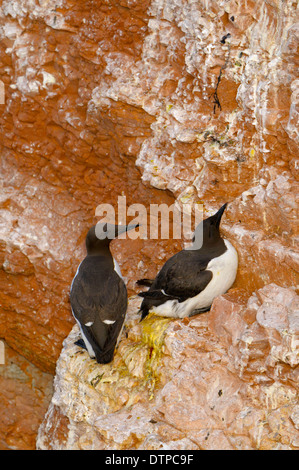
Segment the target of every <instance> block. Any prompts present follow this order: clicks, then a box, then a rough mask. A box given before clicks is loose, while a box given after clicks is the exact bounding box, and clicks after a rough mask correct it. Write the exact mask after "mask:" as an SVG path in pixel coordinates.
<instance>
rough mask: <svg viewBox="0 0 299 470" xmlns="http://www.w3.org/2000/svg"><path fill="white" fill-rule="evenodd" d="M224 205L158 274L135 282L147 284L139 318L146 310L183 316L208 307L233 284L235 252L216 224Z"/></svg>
mask: <svg viewBox="0 0 299 470" xmlns="http://www.w3.org/2000/svg"><path fill="white" fill-rule="evenodd" d="M226 206H227V204H224V205H223V206H222V207H221V208H220V209H219V211H218V212H216V214H214V215H213V216H211V217H209V218H207V219H205V220H203V221H202V222H201V223H200V224H199V225H198V226H197V227H196V230H195V232H194V236H193V239H192V242H193V243H192V245H191V246H190V247H189V248H188V249H184V250H182V251H180V252H179V253H177V254H175V255H174V256H172V257H171V258H170V259H169V260H167V261H166V263H165V264H164V266H163V267H162V269H161V270H160V272H159V273H158V275H157V277H156V278H155V279H154V280H153V281H152V282H151V281H150V280H149V279H142V280H140V281H137V284H139V285H147V286H150V288H149V290H148V291H147V292H140V293H139V294H138V295H139V296H140V297H143V301H142V304H141V307H140V312H141V320H142V319H143V318H145V317H146V316H147V315H148V313H152V312H153V313H155V314H157V315H160V316H163V317H175V318H184V317H189V316H192V315H195V314H197V313H201V312H205V311H207V310H209V309H210V307H211V304H212V301H213V299H214V298H215V297H217V296H218V295H221V294H224V293H225V292H226V291H227V290H228V289H229V288H230V287H231V286H232V284H233V282H234V280H235V278H236V273H237V267H238V255H237V252H236V250H235V248H234V247H233V245H232V244H231V243H230V242H229V241H228V240H224V239H223V238H221V236H220V233H219V225H220V221H221V217H222V214H223V212H224V210H225V208H226Z"/></svg>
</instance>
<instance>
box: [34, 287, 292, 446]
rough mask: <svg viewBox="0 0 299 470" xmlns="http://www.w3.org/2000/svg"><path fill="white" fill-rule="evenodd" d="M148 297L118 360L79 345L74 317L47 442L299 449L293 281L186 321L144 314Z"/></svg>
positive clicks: (226, 299)
mask: <svg viewBox="0 0 299 470" xmlns="http://www.w3.org/2000/svg"><path fill="white" fill-rule="evenodd" d="M138 303H139V304H140V301H139V300H138V299H136V298H131V299H130V305H129V311H128V318H127V321H126V326H125V331H124V333H123V335H122V339H121V342H120V344H119V347H118V349H117V351H116V354H115V357H114V360H113V362H112V363H110V364H107V365H99V364H97V363H96V362H95V361H94V360H91V359H90V358H89V356H88V354H87V353H86V352H84V351H83V350H80V349H79V348H78V347H77V346H75V345H74V341H75V340H76V338H77V337H78V328H77V326H74V328H73V330H72V332H71V333H70V335H69V336H68V338H67V339H66V340H65V343H64V348H63V351H62V354H61V356H60V358H59V361H58V363H57V371H56V377H55V391H54V395H53V398H52V402H51V404H50V407H49V410H48V413H47V415H46V417H45V420H44V423H43V424H42V425H41V427H40V429H39V435H38V440H37V447H38V448H40V449H156V450H158V449H185V450H188V449H189V450H198V449H235V450H236V449H242V450H245V449H290V450H291V449H296V448H298V445H299V442H298V439H299V432H298V425H297V424H298V423H297V421H298V420H297V414H298V409H297V408H298V371H297V369H298V367H297V366H298V360H299V356H298V354H299V324H298V296H297V295H296V293H295V292H294V291H293V290H292V289H286V288H282V287H278V286H277V285H275V284H270V285H267V286H265V287H264V288H262V289H260V290H258V291H257V292H256V293H254V294H253V295H251V296H250V297H249V298H248V296H246V295H244V292H242V291H240V290H239V289H236V290H233V291H231V292H230V293H228V294H225V295H223V296H220V297H218V298H217V299H216V300H215V301H214V304H213V306H212V309H211V311H210V312H207V313H204V314H201V315H198V316H196V317H194V318H191V319H184V320H170V319H165V318H162V317H156V316H152V317H150V318H147V319H145V320H144V321H143V322H141V323H140V322H139V316H138V315H136V311H137V308H138ZM269 315H270V317H271V320H270V317H269ZM268 320H270V323H268ZM65 423H67V425H66V424H65Z"/></svg>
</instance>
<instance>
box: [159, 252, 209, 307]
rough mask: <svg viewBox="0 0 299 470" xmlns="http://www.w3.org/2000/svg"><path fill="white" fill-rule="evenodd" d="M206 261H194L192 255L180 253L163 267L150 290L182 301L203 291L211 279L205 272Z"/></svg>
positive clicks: (206, 271) (207, 272)
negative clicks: (162, 292)
mask: <svg viewBox="0 0 299 470" xmlns="http://www.w3.org/2000/svg"><path fill="white" fill-rule="evenodd" d="M207 264H208V261H207V260H202V261H199V260H196V259H194V256H192V254H189V253H186V252H183V251H181V252H180V253H178V254H177V255H175V256H173V257H172V258H170V259H169V260H168V261H167V262H166V263H165V264H164V266H163V268H162V269H161V271H160V272H159V274H158V276H157V277H156V279H155V282H154V283H153V285H152V287H151V288H150V290H152V291H154V290H162V289H163V291H164V293H165V294H167V295H169V296H173V297H177V298H179V299H180V301H184V300H186V299H188V298H190V297H194V296H195V295H197V294H199V293H200V292H201V291H203V290H204V289H205V287H206V286H207V285H208V284H209V282H210V281H211V279H212V277H213V273H212V272H211V271H208V270H206V266H207Z"/></svg>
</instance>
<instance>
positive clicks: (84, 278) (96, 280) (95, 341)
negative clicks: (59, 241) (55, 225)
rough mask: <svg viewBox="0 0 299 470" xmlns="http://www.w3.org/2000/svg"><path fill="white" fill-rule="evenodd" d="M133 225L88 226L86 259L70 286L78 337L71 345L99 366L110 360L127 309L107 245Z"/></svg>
mask: <svg viewBox="0 0 299 470" xmlns="http://www.w3.org/2000/svg"><path fill="white" fill-rule="evenodd" d="M137 226H138V225H124V226H121V225H112V224H100V223H98V224H97V225H95V226H93V227H91V229H90V230H89V231H88V234H87V236H86V241H85V243H86V250H87V256H86V257H85V258H84V260H83V261H82V262H81V264H80V265H79V267H78V270H77V273H76V275H75V277H74V279H73V282H72V285H71V292H70V302H71V307H72V313H73V315H74V317H75V319H76V321H77V323H78V325H79V328H80V332H81V336H82V339H80V340H78V341H77V342H76V343H75V344H77V345H78V346H81V347H83V348H84V349H87V351H88V353H89V355H90V357H91V358H95V359H96V360H97V362H98V363H101V364H106V363H108V362H111V361H112V358H113V354H114V350H115V347H116V345H117V342H118V339H119V337H120V334H121V331H122V327H123V323H124V320H125V315H126V310H127V288H126V286H125V283H124V281H123V279H122V276H121V272H120V269H119V266H118V263H117V261H116V260H115V259H114V258H113V256H112V254H111V252H110V248H109V245H110V242H111V240H112V239H113V238H116V237H117V236H119V235H120V234H121V233H125V232H126V231H128V230H131V229H133V228H136V227H137Z"/></svg>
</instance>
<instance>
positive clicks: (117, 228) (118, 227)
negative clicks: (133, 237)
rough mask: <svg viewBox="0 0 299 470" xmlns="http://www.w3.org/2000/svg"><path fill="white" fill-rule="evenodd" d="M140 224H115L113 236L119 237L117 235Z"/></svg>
mask: <svg viewBox="0 0 299 470" xmlns="http://www.w3.org/2000/svg"><path fill="white" fill-rule="evenodd" d="M139 226H140V224H129V225H116V226H115V238H117V237H119V235H121V234H123V233H126V232H129V230H133V229H134V228H137V227H139Z"/></svg>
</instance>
